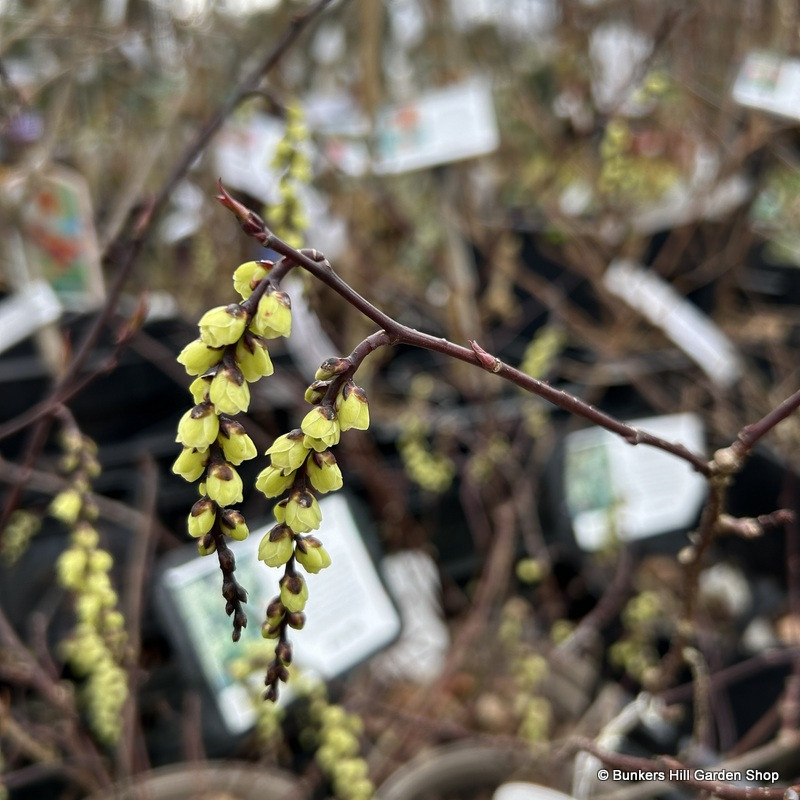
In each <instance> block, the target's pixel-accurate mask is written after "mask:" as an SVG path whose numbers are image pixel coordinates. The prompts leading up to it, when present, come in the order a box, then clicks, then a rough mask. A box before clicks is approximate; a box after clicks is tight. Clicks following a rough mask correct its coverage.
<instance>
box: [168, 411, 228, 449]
mask: <svg viewBox="0 0 800 800" xmlns="http://www.w3.org/2000/svg"><path fill="white" fill-rule="evenodd" d="M218 433H219V418H218V417H217V415H216V414H215V413H214V409H213V408H212V406H210V405H209V404H208V403H198V405H196V406H195V407H194V408H192V409H191V410H190V411H187V412H186V413H185V414H184V415H183V416H182V417H181V421H180V422H179V423H178V435H177V437H176V438H175V441H176V442H180V443H181V444H182V445H183V446H184V447H189V448H196V449H197V450H205V449H206V448H207V447H208V446H209V445H210V444H212V443H213V442H214V441H215V440H216V438H217V434H218Z"/></svg>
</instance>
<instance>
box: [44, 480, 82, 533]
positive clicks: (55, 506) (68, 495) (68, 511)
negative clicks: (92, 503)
mask: <svg viewBox="0 0 800 800" xmlns="http://www.w3.org/2000/svg"><path fill="white" fill-rule="evenodd" d="M82 506H83V498H82V497H81V495H80V492H78V491H76V490H75V489H65V490H64V491H63V492H59V493H58V494H57V495H56V496H55V497H54V498H53V502H52V503H50V514H51V515H52V516H54V517H55V518H56V519H57V520H60V521H61V522H63V523H64V524H65V525H73V524H74V523H75V522H76V521H77V519H78V516H79V515H80V513H81V507H82Z"/></svg>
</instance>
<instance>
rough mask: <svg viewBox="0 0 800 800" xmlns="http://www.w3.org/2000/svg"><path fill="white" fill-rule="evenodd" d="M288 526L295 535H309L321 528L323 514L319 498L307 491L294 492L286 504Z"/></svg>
mask: <svg viewBox="0 0 800 800" xmlns="http://www.w3.org/2000/svg"><path fill="white" fill-rule="evenodd" d="M285 513H286V517H285V520H286V524H287V525H288V526H289V527H290V528H291V529H292V530H293V531H294V532H295V533H307V532H308V531H310V530H315V529H316V528H319V526H320V523H321V522H322V512H321V511H320V508H319V503H318V502H317V498H316V497H314V495H313V494H312V493H311V492H309V491H308V490H307V489H306V490H305V491H297V492H292V494H291V495H290V496H289V499H288V502H287V504H286V510H285Z"/></svg>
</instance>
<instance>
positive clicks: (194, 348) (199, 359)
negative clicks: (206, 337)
mask: <svg viewBox="0 0 800 800" xmlns="http://www.w3.org/2000/svg"><path fill="white" fill-rule="evenodd" d="M221 359H222V350H221V349H213V348H211V347H209V346H208V345H207V344H206V343H205V342H204V341H203V340H202V339H195V340H194V341H193V342H189V344H187V345H186V347H184V348H183V350H181V352H180V355H179V356H178V362H179V363H181V364H183V366H184V367H185V368H186V372H188V373H189V375H202V374H203V373H204V372H208V370H210V369H211V367H213V366H215V365H216V364H219V362H220V360H221Z"/></svg>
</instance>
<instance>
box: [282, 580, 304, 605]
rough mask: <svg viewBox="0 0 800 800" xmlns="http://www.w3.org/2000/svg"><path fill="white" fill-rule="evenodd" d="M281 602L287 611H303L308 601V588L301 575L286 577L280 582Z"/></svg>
mask: <svg viewBox="0 0 800 800" xmlns="http://www.w3.org/2000/svg"><path fill="white" fill-rule="evenodd" d="M280 585H281V602H282V603H283V604H284V606H286V609H287V611H289V612H294V611H302V610H303V609H304V608H305V607H306V602H307V601H308V586H307V585H306V582H305V581H304V580H303V578H302V577H301V576H300V575H284V576H283V578H281V581H280Z"/></svg>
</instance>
